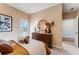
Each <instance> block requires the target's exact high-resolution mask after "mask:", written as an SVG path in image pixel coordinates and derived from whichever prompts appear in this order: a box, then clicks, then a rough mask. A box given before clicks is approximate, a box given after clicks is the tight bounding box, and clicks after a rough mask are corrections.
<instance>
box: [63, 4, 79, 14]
mask: <svg viewBox="0 0 79 59" xmlns="http://www.w3.org/2000/svg"><path fill="white" fill-rule="evenodd" d="M78 9H79V3H64V4H63V12H64V13H66V12H74V11H76V10H78Z"/></svg>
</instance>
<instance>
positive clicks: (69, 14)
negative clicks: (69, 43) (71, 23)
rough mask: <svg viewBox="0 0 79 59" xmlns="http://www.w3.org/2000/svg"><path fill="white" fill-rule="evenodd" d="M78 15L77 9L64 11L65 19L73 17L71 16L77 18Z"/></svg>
mask: <svg viewBox="0 0 79 59" xmlns="http://www.w3.org/2000/svg"><path fill="white" fill-rule="evenodd" d="M76 16H77V11H75V12H67V13H63V16H62V17H63V20H64V19H71V18H75V17H76Z"/></svg>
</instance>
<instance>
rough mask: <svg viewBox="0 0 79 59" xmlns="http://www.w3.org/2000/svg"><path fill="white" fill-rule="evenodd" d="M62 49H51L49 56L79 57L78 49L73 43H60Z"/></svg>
mask: <svg viewBox="0 0 79 59" xmlns="http://www.w3.org/2000/svg"><path fill="white" fill-rule="evenodd" d="M62 46H63V49H61V50H59V49H57V48H54V49H52V50H51V51H52V53H51V55H79V48H77V47H76V46H75V44H74V42H69V41H64V42H63V43H62Z"/></svg>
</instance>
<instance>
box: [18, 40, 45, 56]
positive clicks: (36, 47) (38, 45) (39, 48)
mask: <svg viewBox="0 0 79 59" xmlns="http://www.w3.org/2000/svg"><path fill="white" fill-rule="evenodd" d="M18 43H19V42H18ZM19 44H20V45H21V46H23V47H24V48H26V49H27V50H28V52H29V53H30V54H31V55H46V49H45V46H44V43H43V42H40V41H37V40H34V39H31V40H30V41H29V44H21V43H19Z"/></svg>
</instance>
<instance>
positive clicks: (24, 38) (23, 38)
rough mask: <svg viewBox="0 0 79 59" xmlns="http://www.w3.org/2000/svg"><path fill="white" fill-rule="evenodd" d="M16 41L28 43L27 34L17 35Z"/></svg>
mask: <svg viewBox="0 0 79 59" xmlns="http://www.w3.org/2000/svg"><path fill="white" fill-rule="evenodd" d="M18 42H19V43H22V44H27V43H29V36H20V37H18Z"/></svg>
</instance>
